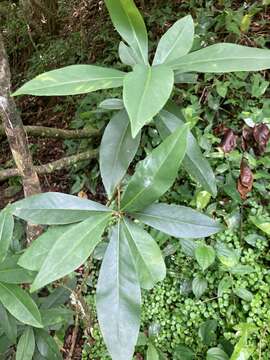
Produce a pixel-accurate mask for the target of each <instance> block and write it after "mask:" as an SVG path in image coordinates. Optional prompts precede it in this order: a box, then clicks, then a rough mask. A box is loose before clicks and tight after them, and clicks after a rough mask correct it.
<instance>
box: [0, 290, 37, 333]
mask: <svg viewBox="0 0 270 360" xmlns="http://www.w3.org/2000/svg"><path fill="white" fill-rule="evenodd" d="M0 302H1V303H2V304H3V305H4V307H5V308H6V309H7V310H8V311H9V312H10V313H11V315H13V316H14V317H15V318H16V319H18V320H19V321H21V322H22V323H24V324H27V325H31V326H34V327H38V328H40V327H42V323H41V316H40V313H39V310H38V308H37V305H36V304H35V302H34V301H33V300H32V298H31V297H30V296H29V295H28V293H27V292H25V291H24V290H22V289H21V288H20V287H19V286H18V285H13V284H4V283H0Z"/></svg>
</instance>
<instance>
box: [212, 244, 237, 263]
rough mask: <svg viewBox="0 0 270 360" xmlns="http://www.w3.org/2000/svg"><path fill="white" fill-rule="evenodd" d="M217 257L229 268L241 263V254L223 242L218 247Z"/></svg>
mask: <svg viewBox="0 0 270 360" xmlns="http://www.w3.org/2000/svg"><path fill="white" fill-rule="evenodd" d="M216 252H217V257H218V258H219V260H220V262H221V263H222V264H223V265H225V266H226V267H228V268H233V267H234V266H236V265H237V264H238V262H239V254H238V253H237V252H236V251H235V250H234V249H231V248H229V247H228V246H227V245H226V244H223V243H221V242H219V243H217V245H216Z"/></svg>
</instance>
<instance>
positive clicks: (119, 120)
mask: <svg viewBox="0 0 270 360" xmlns="http://www.w3.org/2000/svg"><path fill="white" fill-rule="evenodd" d="M140 138H141V136H140V133H138V135H137V136H136V137H135V138H134V139H133V138H132V136H131V129H130V123H129V118H128V115H127V113H126V111H125V110H123V111H119V112H118V113H117V114H115V116H114V117H113V118H112V119H111V121H110V122H109V124H108V125H107V127H106V129H105V131H104V134H103V137H102V141H101V146H100V172H101V177H102V181H103V184H104V186H105V189H106V191H107V194H108V197H109V198H111V196H112V195H113V193H114V191H115V189H116V187H117V185H118V184H119V183H120V181H121V180H122V178H123V176H124V175H125V174H126V171H127V169H128V167H129V165H130V163H131V161H132V160H133V158H134V156H135V154H136V152H137V150H138V147H139V143H140Z"/></svg>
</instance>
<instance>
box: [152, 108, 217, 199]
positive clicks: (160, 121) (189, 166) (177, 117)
mask: <svg viewBox="0 0 270 360" xmlns="http://www.w3.org/2000/svg"><path fill="white" fill-rule="evenodd" d="M181 117H182V115H181V113H180V110H179V109H178V107H177V106H176V105H174V104H173V103H169V104H168V105H167V106H166V108H165V110H162V111H161V112H160V113H159V114H158V116H157V117H156V124H157V127H158V131H159V133H160V135H161V137H162V138H163V139H165V138H166V137H167V136H168V135H169V134H170V133H172V132H174V131H175V130H176V129H177V128H179V127H180V126H182V125H183V124H184V121H183V120H182V119H181ZM183 166H184V168H185V170H186V171H187V172H188V173H189V174H190V175H191V176H192V177H193V178H194V179H195V180H196V181H197V182H198V183H199V184H201V185H202V187H203V188H204V189H205V190H206V191H208V192H209V193H211V194H212V195H213V196H216V194H217V186H216V179H215V175H214V173H213V170H212V169H211V166H210V164H209V162H208V161H207V160H206V158H205V157H204V156H203V154H202V152H201V149H200V147H199V145H198V143H197V140H196V139H195V137H194V136H193V135H192V133H191V132H190V131H189V132H188V136H187V149H186V155H185V158H184V160H183Z"/></svg>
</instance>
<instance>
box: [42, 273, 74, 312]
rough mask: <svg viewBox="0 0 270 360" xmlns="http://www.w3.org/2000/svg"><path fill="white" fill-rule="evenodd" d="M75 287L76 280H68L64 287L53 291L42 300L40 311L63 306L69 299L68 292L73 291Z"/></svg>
mask: <svg viewBox="0 0 270 360" xmlns="http://www.w3.org/2000/svg"><path fill="white" fill-rule="evenodd" d="M76 285H77V281H76V278H72V279H68V281H66V282H65V287H58V288H56V289H54V290H53V291H52V292H51V293H50V295H49V296H46V297H45V298H43V299H42V300H43V301H42V304H41V306H40V309H50V308H52V307H56V306H59V305H64V304H65V303H66V302H67V301H68V300H69V298H70V290H74V289H75V287H76Z"/></svg>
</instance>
